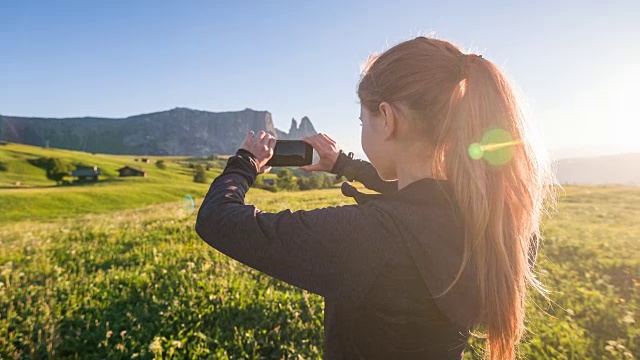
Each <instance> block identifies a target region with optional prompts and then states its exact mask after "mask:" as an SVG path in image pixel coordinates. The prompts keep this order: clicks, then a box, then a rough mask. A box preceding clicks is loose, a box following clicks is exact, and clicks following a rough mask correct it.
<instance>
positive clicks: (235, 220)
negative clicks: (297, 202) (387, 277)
mask: <svg viewBox="0 0 640 360" xmlns="http://www.w3.org/2000/svg"><path fill="white" fill-rule="evenodd" d="M259 168H260V165H259V164H258V162H257V161H256V160H255V157H254V156H253V154H251V153H250V152H249V151H246V150H243V149H240V150H238V152H237V154H236V155H235V156H232V157H231V158H229V160H228V163H227V166H226V168H225V170H224V172H223V173H222V174H221V175H220V176H218V177H217V178H216V179H215V180H214V181H213V183H212V184H211V187H210V189H209V191H208V193H207V195H206V197H205V199H204V200H203V202H202V205H201V206H200V209H199V211H198V217H197V221H196V227H195V228H196V232H197V233H198V235H199V236H200V237H201V238H202V239H203V240H204V241H205V242H207V244H209V245H210V246H212V247H214V248H216V249H217V250H219V251H220V252H222V253H224V254H226V255H228V256H230V257H232V258H234V259H236V260H238V261H240V262H242V263H244V264H246V265H248V266H250V267H252V268H254V269H256V270H259V271H261V272H264V273H266V274H268V275H271V276H273V277H275V278H277V279H280V280H282V281H285V282H287V283H289V284H291V285H294V286H297V287H300V288H303V289H305V290H308V291H311V292H313V293H316V294H319V295H322V296H327V295H330V294H337V293H340V292H342V293H343V295H344V294H345V293H346V295H348V296H356V295H361V294H360V293H359V292H360V291H363V290H361V287H360V285H364V286H366V284H370V283H371V282H372V281H373V279H374V277H375V276H376V275H377V273H378V271H379V270H380V269H381V268H382V266H384V264H385V263H386V261H387V259H388V258H389V256H391V254H392V253H393V251H394V246H393V244H389V242H388V238H389V234H390V233H391V232H392V231H390V230H389V229H386V228H385V227H384V226H385V225H383V224H391V223H393V222H392V221H387V220H388V219H385V217H387V216H388V215H387V214H385V213H383V212H381V211H380V210H378V209H377V208H375V207H372V206H362V205H347V206H339V207H329V208H323V209H316V210H311V211H295V212H292V211H290V210H284V211H281V212H279V213H266V212H264V211H261V210H259V209H258V208H256V207H255V206H253V205H245V203H244V198H245V193H246V192H247V190H248V189H249V186H250V185H251V183H253V181H255V178H256V176H257V174H258V170H259Z"/></svg>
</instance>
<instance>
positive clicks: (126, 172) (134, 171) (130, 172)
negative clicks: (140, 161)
mask: <svg viewBox="0 0 640 360" xmlns="http://www.w3.org/2000/svg"><path fill="white" fill-rule="evenodd" d="M118 172H119V173H120V177H125V176H142V177H147V172H146V171H144V170H142V169H140V168H137V167H133V166H128V165H127V166H125V167H123V168H120V169H118Z"/></svg>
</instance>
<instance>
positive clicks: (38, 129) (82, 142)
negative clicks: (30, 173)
mask: <svg viewBox="0 0 640 360" xmlns="http://www.w3.org/2000/svg"><path fill="white" fill-rule="evenodd" d="M250 130H253V131H254V132H258V131H260V130H265V131H267V132H269V133H271V134H273V135H274V136H276V138H278V139H287V140H291V139H300V138H301V137H303V136H311V135H314V134H316V131H315V129H314V127H313V124H311V121H310V120H309V118H307V117H306V116H305V117H303V118H302V120H301V122H300V126H298V125H297V123H296V121H295V119H293V120H292V122H291V128H290V129H289V132H288V133H287V132H284V131H281V130H279V129H276V128H275V127H274V125H273V120H272V119H271V114H270V113H269V112H268V111H255V110H251V109H244V110H242V111H229V112H209V111H200V110H192V109H187V108H175V109H172V110H168V111H161V112H156V113H150V114H143V115H135V116H130V117H127V118H121V119H110V118H95V117H82V118H62V119H56V118H28V117H15V116H2V115H0V140H2V141H8V142H14V143H22V144H29V145H35V146H47V145H48V146H49V147H53V148H60V149H69V150H79V151H86V152H93V153H104V154H130V155H192V156H202V155H210V154H232V153H235V151H236V150H237V149H238V147H239V146H240V143H241V142H242V139H244V136H245V135H246V134H247V132H249V131H250Z"/></svg>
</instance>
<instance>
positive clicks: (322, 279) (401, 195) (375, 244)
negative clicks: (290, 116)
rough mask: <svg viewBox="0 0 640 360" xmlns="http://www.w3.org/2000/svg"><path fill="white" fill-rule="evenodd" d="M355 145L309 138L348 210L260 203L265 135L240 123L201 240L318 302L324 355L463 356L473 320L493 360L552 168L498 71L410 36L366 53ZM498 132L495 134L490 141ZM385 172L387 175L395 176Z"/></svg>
mask: <svg viewBox="0 0 640 360" xmlns="http://www.w3.org/2000/svg"><path fill="white" fill-rule="evenodd" d="M358 96H359V98H360V104H361V113H360V114H361V115H360V120H361V121H362V139H361V140H362V147H363V150H364V151H365V153H366V155H367V157H368V158H369V159H370V160H371V163H368V162H365V161H362V160H354V159H352V158H351V157H349V156H347V155H345V154H344V153H342V152H341V151H340V150H338V147H337V146H336V144H335V142H334V141H333V140H331V139H330V138H329V137H327V136H325V135H322V134H320V135H315V136H313V137H310V138H305V139H304V140H305V141H307V142H309V143H310V144H311V145H312V146H313V147H314V148H315V149H316V151H317V152H318V154H319V155H320V161H319V163H317V164H314V165H310V166H306V167H303V169H304V170H307V171H330V172H332V173H335V174H337V175H339V176H346V177H347V178H348V179H349V180H354V179H355V180H358V181H360V182H362V183H363V184H364V185H365V186H366V187H367V188H369V189H372V190H376V191H378V192H380V194H362V193H359V192H358V191H356V190H355V188H353V187H351V186H349V185H348V184H347V183H345V184H343V193H345V195H348V196H353V197H355V199H356V201H357V202H358V204H356V205H348V206H339V207H329V208H323V209H316V210H312V211H296V212H291V211H290V210H285V211H282V212H279V213H266V212H263V211H261V210H258V209H257V208H256V207H255V206H251V205H245V204H244V196H245V193H246V192H247V190H248V189H249V186H250V184H251V183H252V182H253V181H254V180H255V177H256V176H257V174H259V173H261V172H264V171H268V168H266V167H265V164H266V162H267V161H268V160H269V159H270V157H271V156H272V154H273V147H274V145H275V139H274V138H273V136H271V135H269V134H265V133H264V132H262V131H261V132H260V133H259V134H257V136H254V134H253V133H249V134H248V135H247V137H246V138H245V140H244V142H243V144H242V146H241V149H240V150H238V152H237V154H236V155H235V156H232V157H231V158H230V159H229V161H228V164H227V167H226V169H225V170H224V172H223V173H222V174H221V175H220V176H219V177H218V178H217V179H216V180H215V181H214V182H213V184H212V185H211V188H210V190H209V192H208V194H207V195H206V198H205V200H204V201H203V203H202V205H201V207H200V210H199V213H198V220H197V223H196V231H197V232H198V234H199V235H200V236H201V237H202V238H203V239H204V240H205V241H206V242H207V243H208V244H209V245H211V246H212V247H214V248H216V249H218V250H219V251H221V252H223V253H225V254H227V255H228V256H230V257H232V258H234V259H236V260H238V261H240V262H242V263H244V264H246V265H248V266H250V267H253V268H255V269H257V270H259V271H262V272H264V273H266V274H269V275H271V276H273V277H275V278H278V279H280V280H283V281H285V282H287V283H289V284H292V285H294V286H298V287H300V288H303V289H306V290H308V291H311V292H313V293H316V294H319V295H321V296H323V297H324V298H325V358H327V359H459V358H461V356H462V352H463V348H464V345H465V343H466V341H467V339H468V337H469V334H470V331H471V330H473V329H474V328H475V327H476V326H480V327H479V329H481V330H483V331H484V332H485V333H486V336H487V353H488V357H490V358H491V359H513V358H514V347H515V345H516V344H517V343H518V341H519V340H520V338H521V336H522V333H523V329H524V327H523V321H524V304H525V298H526V288H527V285H528V284H529V285H533V286H534V287H535V288H536V289H538V290H543V289H542V288H541V286H540V284H539V283H538V282H537V281H536V279H535V276H534V273H533V272H532V266H531V265H532V264H533V261H534V256H535V253H536V251H535V250H536V249H537V239H538V235H539V234H538V227H539V222H540V216H541V212H542V205H543V201H544V200H545V198H546V196H547V194H548V192H547V190H546V189H547V186H546V184H549V182H548V179H549V172H548V170H547V168H546V167H544V166H542V165H541V163H540V162H539V161H538V158H537V157H536V154H535V153H534V151H533V147H532V146H531V144H530V141H529V139H528V138H527V137H526V135H527V133H526V132H525V126H524V125H525V124H524V119H523V118H522V116H521V113H520V109H519V108H518V104H517V102H516V98H515V96H514V93H513V91H512V89H511V87H510V86H509V84H508V82H507V80H506V79H505V77H504V76H503V75H502V74H501V72H500V70H499V69H498V68H497V67H496V66H495V65H494V64H492V63H491V62H490V61H488V60H486V59H483V58H482V57H481V56H478V55H465V54H463V53H461V51H460V50H459V48H458V47H456V46H454V45H452V44H451V43H449V42H446V41H442V40H437V39H432V38H425V37H418V38H415V39H412V40H409V41H406V42H403V43H400V44H398V45H396V46H394V47H392V48H390V49H389V50H387V51H385V52H384V53H383V54H382V55H380V56H378V57H373V58H370V60H369V61H368V63H367V66H366V67H365V70H364V72H363V75H362V78H361V80H360V83H359V86H358ZM496 134H497V135H496ZM390 180H393V181H390Z"/></svg>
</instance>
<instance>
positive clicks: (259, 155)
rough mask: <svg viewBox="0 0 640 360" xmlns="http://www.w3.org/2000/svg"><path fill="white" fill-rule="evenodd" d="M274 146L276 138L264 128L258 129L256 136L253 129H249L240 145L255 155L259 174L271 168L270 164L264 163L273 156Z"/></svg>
mask: <svg viewBox="0 0 640 360" xmlns="http://www.w3.org/2000/svg"><path fill="white" fill-rule="evenodd" d="M275 147H276V138H275V137H274V136H273V135H271V134H269V133H266V132H265V131H264V130H260V132H258V135H256V136H254V134H253V131H249V133H248V134H247V136H246V137H245V138H244V140H243V141H242V145H240V148H241V149H245V150H247V151H248V152H250V153H252V154H253V155H254V156H255V157H256V160H257V161H258V165H259V166H260V172H259V173H260V174H266V173H268V172H269V171H270V170H271V166H265V164H266V163H267V162H268V161H269V159H271V157H272V156H273V149H274V148H275Z"/></svg>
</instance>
